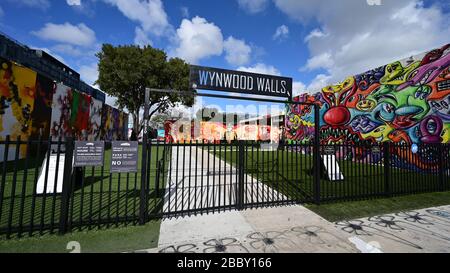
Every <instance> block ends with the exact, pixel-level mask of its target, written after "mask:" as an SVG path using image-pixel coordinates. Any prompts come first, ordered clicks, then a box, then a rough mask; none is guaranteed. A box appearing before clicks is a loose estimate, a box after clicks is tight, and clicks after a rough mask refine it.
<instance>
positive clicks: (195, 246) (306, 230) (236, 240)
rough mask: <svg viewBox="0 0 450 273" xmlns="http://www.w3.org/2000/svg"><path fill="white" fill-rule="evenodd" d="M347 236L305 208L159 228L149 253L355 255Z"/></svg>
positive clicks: (220, 216) (223, 215)
mask: <svg viewBox="0 0 450 273" xmlns="http://www.w3.org/2000/svg"><path fill="white" fill-rule="evenodd" d="M357 251H358V250H357V249H356V247H355V246H353V245H352V244H351V243H350V241H348V240H347V238H346V234H345V232H342V231H340V230H338V229H336V228H335V227H334V225H333V223H330V222H328V221H326V220H325V219H323V218H321V217H320V216H318V215H317V214H315V213H313V212H311V211H310V210H308V209H306V208H304V207H302V206H286V207H274V208H261V209H251V210H244V211H227V212H223V213H215V214H209V215H196V216H191V217H185V218H178V219H176V218H173V219H167V220H164V221H163V222H162V223H161V233H160V236H159V243H158V248H157V249H150V250H147V252H201V253H212V252H232V253H254V252H256V253H264V252H267V253H272V252H273V253H275V252H296V253H297V252H307V253H309V252H357Z"/></svg>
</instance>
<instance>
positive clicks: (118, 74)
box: [96, 44, 195, 132]
mask: <svg viewBox="0 0 450 273" xmlns="http://www.w3.org/2000/svg"><path fill="white" fill-rule="evenodd" d="M96 56H97V57H98V58H99V64H98V70H99V76H98V80H97V81H96V83H97V84H98V85H99V87H100V89H101V90H103V91H104V92H106V93H107V94H109V95H111V96H115V97H117V106H118V107H119V108H121V109H123V108H127V109H128V111H129V112H130V114H131V115H132V117H133V128H134V130H135V131H136V132H140V131H141V130H142V128H143V125H144V122H145V121H144V120H140V118H139V111H140V110H141V109H142V108H143V106H144V98H145V88H147V87H148V88H156V89H170V90H180V91H188V90H189V65H188V64H187V63H186V62H185V61H183V60H182V59H179V58H171V59H168V58H167V54H166V53H165V52H164V51H162V50H159V49H156V48H153V47H151V46H145V47H139V46H135V45H125V46H113V45H110V44H103V46H102V50H101V51H100V52H99V53H97V55H96ZM194 100H195V99H194V96H186V95H185V94H183V95H180V94H179V93H176V92H173V93H161V92H151V95H150V113H149V119H150V118H151V117H152V116H153V114H155V113H158V112H164V111H166V110H167V109H169V108H171V107H174V106H175V105H176V104H178V103H181V104H183V105H186V106H192V105H193V103H194Z"/></svg>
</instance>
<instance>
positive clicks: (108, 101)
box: [105, 94, 143, 115]
mask: <svg viewBox="0 0 450 273" xmlns="http://www.w3.org/2000/svg"><path fill="white" fill-rule="evenodd" d="M105 103H106V104H108V105H111V106H116V103H117V97H113V96H110V95H108V94H106V98H105ZM142 115H143V113H142Z"/></svg>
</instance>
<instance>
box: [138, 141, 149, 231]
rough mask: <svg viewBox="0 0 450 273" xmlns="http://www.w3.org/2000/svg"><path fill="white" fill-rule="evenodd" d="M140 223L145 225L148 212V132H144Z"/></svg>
mask: <svg viewBox="0 0 450 273" xmlns="http://www.w3.org/2000/svg"><path fill="white" fill-rule="evenodd" d="M139 205H140V206H139V225H144V224H145V221H146V213H147V133H146V132H144V137H143V143H142V164H141V192H140V204H139Z"/></svg>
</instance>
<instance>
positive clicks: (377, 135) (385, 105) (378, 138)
mask: <svg viewBox="0 0 450 273" xmlns="http://www.w3.org/2000/svg"><path fill="white" fill-rule="evenodd" d="M294 100H295V101H299V102H312V103H317V104H319V106H320V141H321V143H322V144H364V143H369V144H370V143H378V142H385V141H390V142H394V143H400V144H412V143H417V144H420V143H448V142H449V134H450V132H449V128H450V44H447V45H445V46H443V47H441V48H439V49H435V50H432V51H430V52H427V53H426V54H420V55H417V56H413V57H411V58H408V59H404V60H401V61H396V62H393V63H391V64H387V65H385V66H382V67H378V68H376V69H373V70H370V71H367V72H365V73H362V74H359V75H355V76H351V77H348V78H347V79H345V80H344V81H342V82H341V83H338V84H335V85H330V86H326V87H324V88H322V91H321V92H320V93H316V94H313V95H309V94H302V95H300V96H298V97H295V98H294ZM286 137H287V139H289V140H295V141H301V142H310V141H311V140H312V138H313V137H314V110H313V108H312V107H310V106H304V105H301V106H294V105H290V106H288V109H287V116H286Z"/></svg>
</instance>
